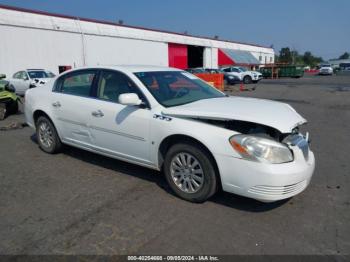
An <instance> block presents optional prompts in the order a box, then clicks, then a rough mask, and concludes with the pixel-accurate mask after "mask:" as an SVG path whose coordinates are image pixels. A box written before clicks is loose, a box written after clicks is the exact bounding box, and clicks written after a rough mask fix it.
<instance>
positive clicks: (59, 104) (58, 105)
mask: <svg viewBox="0 0 350 262" xmlns="http://www.w3.org/2000/svg"><path fill="white" fill-rule="evenodd" d="M52 106H53V107H61V103H60V102H58V101H57V102H55V103H52Z"/></svg>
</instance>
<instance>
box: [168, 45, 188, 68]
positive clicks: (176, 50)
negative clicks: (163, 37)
mask: <svg viewBox="0 0 350 262" xmlns="http://www.w3.org/2000/svg"><path fill="white" fill-rule="evenodd" d="M169 66H170V67H176V68H180V69H186V68H188V55H187V45H181V44H173V43H169Z"/></svg>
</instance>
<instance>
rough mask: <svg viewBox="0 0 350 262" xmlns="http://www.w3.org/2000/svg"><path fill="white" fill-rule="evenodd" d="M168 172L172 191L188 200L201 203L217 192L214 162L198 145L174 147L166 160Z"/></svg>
mask: <svg viewBox="0 0 350 262" xmlns="http://www.w3.org/2000/svg"><path fill="white" fill-rule="evenodd" d="M164 173H165V177H166V180H167V182H168V185H169V186H170V188H171V189H172V190H173V192H174V193H175V194H176V195H177V196H179V197H180V198H182V199H184V200H187V201H190V202H195V203H201V202H204V201H206V200H207V199H208V198H210V197H211V196H212V195H213V194H214V193H215V192H216V191H217V185H218V184H217V178H216V171H215V165H214V163H213V160H212V158H211V156H210V154H209V153H208V152H207V151H206V150H205V149H204V148H202V147H201V146H199V145H196V144H194V143H181V144H175V145H173V146H172V147H171V148H170V149H169V151H168V152H167V154H166V157H165V161H164Z"/></svg>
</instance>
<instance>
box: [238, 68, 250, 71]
mask: <svg viewBox="0 0 350 262" xmlns="http://www.w3.org/2000/svg"><path fill="white" fill-rule="evenodd" d="M238 69H239V70H241V71H242V72H245V71H248V70H247V68H244V67H238Z"/></svg>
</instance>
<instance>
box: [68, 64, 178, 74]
mask: <svg viewBox="0 0 350 262" xmlns="http://www.w3.org/2000/svg"><path fill="white" fill-rule="evenodd" d="M96 68H98V69H112V70H118V71H125V72H126V71H128V72H131V73H137V72H157V71H183V70H180V69H178V68H173V67H167V66H153V65H105V66H103V65H98V66H85V67H80V68H74V69H73V70H72V71H75V70H81V69H96Z"/></svg>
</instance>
